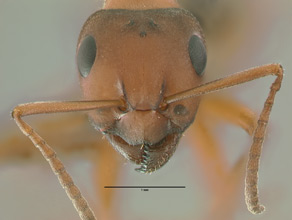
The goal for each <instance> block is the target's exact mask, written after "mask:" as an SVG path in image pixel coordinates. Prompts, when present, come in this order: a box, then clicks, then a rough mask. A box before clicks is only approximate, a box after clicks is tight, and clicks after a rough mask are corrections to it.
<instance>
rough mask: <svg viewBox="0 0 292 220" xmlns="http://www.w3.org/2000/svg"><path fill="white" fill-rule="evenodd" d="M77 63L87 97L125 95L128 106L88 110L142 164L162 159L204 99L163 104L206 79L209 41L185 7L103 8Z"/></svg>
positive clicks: (152, 166)
mask: <svg viewBox="0 0 292 220" xmlns="http://www.w3.org/2000/svg"><path fill="white" fill-rule="evenodd" d="M182 20H184V21H185V22H182ZM182 24H183V25H182ZM77 65H78V69H79V72H80V84H81V88H82V90H83V94H84V97H85V99H86V100H113V99H123V100H124V101H125V105H126V106H127V107H126V108H125V109H119V108H112V109H101V110H98V111H91V112H89V117H90V119H91V121H92V123H93V125H94V127H95V128H97V129H98V130H100V131H101V132H102V133H103V134H104V135H105V136H106V137H107V139H108V140H109V141H110V142H111V143H112V145H113V146H114V147H115V148H116V149H117V150H118V151H119V152H120V153H121V154H122V155H123V156H124V157H126V158H127V159H129V160H131V161H133V162H135V163H137V164H140V165H141V167H140V168H139V169H138V170H139V171H141V172H152V171H154V170H156V169H158V168H160V167H161V166H163V165H164V164H165V163H166V162H167V161H168V160H169V158H170V157H171V156H172V155H173V153H174V152H175V149H176V146H177V144H178V141H179V139H180V137H181V135H182V133H183V132H184V130H185V129H186V128H187V127H188V126H189V125H190V124H191V123H192V122H193V120H194V118H195V114H196V112H197V108H198V104H199V100H198V98H190V99H187V100H182V101H178V102H174V103H172V104H169V105H168V106H164V105H163V100H164V98H165V97H167V96H169V95H172V94H174V93H177V92H178V91H184V90H186V89H190V88H194V87H196V86H198V84H199V83H200V82H201V75H202V74H203V72H204V69H205V65H206V49H205V44H204V40H203V37H202V32H201V29H200V26H199V24H198V23H197V21H196V20H195V18H194V17H193V16H191V15H190V14H189V13H188V12H186V11H185V10H182V9H156V10H144V11H139V10H137V11H134V10H107V11H99V12H97V13H95V14H93V15H92V16H91V17H90V18H89V19H88V20H87V22H86V23H85V25H84V27H83V30H82V31H81V34H80V38H79V43H78V48H77Z"/></svg>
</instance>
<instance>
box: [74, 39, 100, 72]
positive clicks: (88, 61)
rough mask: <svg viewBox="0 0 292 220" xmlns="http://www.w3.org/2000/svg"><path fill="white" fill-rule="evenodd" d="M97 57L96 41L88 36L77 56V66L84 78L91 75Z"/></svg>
mask: <svg viewBox="0 0 292 220" xmlns="http://www.w3.org/2000/svg"><path fill="white" fill-rule="evenodd" d="M95 57H96V44H95V39H94V38H93V37H92V36H90V35H88V36H86V37H85V38H84V39H83V40H82V42H81V45H80V46H79V50H78V54H77V66H78V69H79V72H80V74H81V76H82V77H84V78H85V77H87V76H88V74H89V73H90V70H91V67H92V66H93V63H94V60H95Z"/></svg>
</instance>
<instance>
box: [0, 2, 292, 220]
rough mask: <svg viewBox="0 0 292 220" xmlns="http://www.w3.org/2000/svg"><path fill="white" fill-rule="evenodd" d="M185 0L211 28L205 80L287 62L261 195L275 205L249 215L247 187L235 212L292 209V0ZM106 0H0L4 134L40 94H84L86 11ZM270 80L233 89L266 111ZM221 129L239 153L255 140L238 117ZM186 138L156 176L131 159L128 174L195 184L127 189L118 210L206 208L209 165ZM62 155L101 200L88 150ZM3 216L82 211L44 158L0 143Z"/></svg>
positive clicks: (282, 213)
mask: <svg viewBox="0 0 292 220" xmlns="http://www.w3.org/2000/svg"><path fill="white" fill-rule="evenodd" d="M181 2H182V5H183V6H185V7H186V8H188V9H190V10H192V12H193V13H194V14H195V15H196V16H197V17H198V19H199V20H200V22H201V24H202V26H203V28H204V29H205V33H206V40H207V47H208V55H209V57H208V64H207V65H208V66H207V70H206V73H207V74H206V81H208V80H212V79H216V78H218V77H222V76H224V75H228V74H231V73H234V72H237V71H240V70H243V69H246V68H249V67H253V66H258V65H262V64H267V63H272V62H277V63H278V62H279V63H281V64H282V65H283V67H284V69H285V77H284V81H283V85H282V89H281V91H280V92H279V94H278V95H277V97H276V102H275V105H274V107H273V111H272V114H271V121H270V124H269V128H268V132H267V137H266V141H265V145H264V152H263V157H262V160H261V169H260V186H259V187H260V195H261V199H262V202H263V203H264V204H265V205H266V207H267V211H266V212H265V213H264V214H262V215H259V216H253V215H251V214H250V213H249V212H248V211H247V209H246V207H245V204H244V198H243V196H242V198H241V204H240V206H239V208H238V210H236V214H235V217H234V219H235V220H246V219H250V220H263V219H265V220H274V219H291V217H292V214H291V205H292V187H291V186H292V177H291V173H292V161H291V159H290V158H291V154H292V148H291V146H290V145H291V144H292V140H291V137H292V135H291V129H290V127H291V125H292V120H291V115H290V113H291V112H292V105H291V104H292V103H291V102H292V101H291V98H289V97H290V96H291V94H292V89H291V88H290V87H291V86H290V85H292V78H291V75H290V73H291V72H292V62H291V59H292V52H291V51H292V43H291V39H292V26H291V23H292V13H291V9H292V2H291V1H290V0H279V1H272V0H258V1H242V0H241V1H239V0H233V1H232V0H217V1H203V0H197V1H196V0H181ZM101 5H102V2H97V1H94V0H84V1H80V0H79V1H78V0H70V1H69V0H59V1H56V0H51V1H36V0H26V1H11V0H10V1H9V0H0V76H1V78H0V100H1V105H0V119H1V123H0V131H1V132H0V143H1V142H3V141H5V139H6V138H7V137H8V136H9V135H13V134H14V133H15V134H18V133H19V130H18V128H17V127H16V125H14V122H13V121H12V120H11V118H10V111H11V109H12V108H13V106H15V105H17V104H19V103H26V102H32V101H39V100H42V101H48V100H65V99H66V100H77V99H80V98H81V96H80V91H79V87H78V81H77V76H78V75H77V70H76V66H75V49H76V43H77V38H78V34H79V31H80V30H81V27H82V25H83V23H84V21H85V20H86V19H87V17H88V16H89V15H90V14H91V13H93V12H94V11H96V10H97V9H99V8H100V7H101ZM272 81H273V77H270V78H268V79H262V80H257V81H255V82H251V83H249V84H245V85H242V86H239V87H237V88H233V89H230V90H228V91H230V93H232V95H233V96H234V97H235V98H236V99H238V100H240V101H241V102H243V103H245V104H246V105H247V106H249V107H250V108H251V109H253V110H254V111H255V112H257V113H259V111H260V110H261V108H262V105H263V102H264V100H265V98H266V96H267V93H268V91H269V89H268V88H269V86H270V84H271V82H272ZM228 91H226V92H227V93H228ZM37 119H38V120H42V117H37ZM55 132H58V129H57V128H56V129H55ZM218 134H219V136H220V137H221V138H220V141H221V144H222V145H223V146H224V147H223V150H224V152H225V153H226V154H227V155H228V158H229V160H230V162H231V163H233V162H234V161H235V160H236V159H237V158H238V156H239V155H240V154H241V153H242V152H244V148H245V147H248V146H249V144H250V138H249V137H248V136H247V135H246V134H245V133H244V132H242V131H241V130H239V129H238V130H236V129H234V127H228V126H227V127H226V128H224V129H222V130H221V131H220V132H219V133H218ZM188 144H190V143H188V142H187V141H185V140H184V139H183V140H182V141H181V144H180V146H179V148H178V150H177V152H176V154H175V156H174V157H173V158H172V159H171V160H170V162H169V163H168V164H167V165H166V166H165V167H164V168H162V169H161V170H160V171H159V172H157V173H154V174H152V175H151V176H141V175H140V174H138V173H136V172H135V171H134V170H133V168H134V167H135V166H134V165H132V164H125V165H124V167H123V169H122V171H121V173H120V182H119V183H120V184H124V185H166V184H168V185H186V187H187V188H186V189H185V190H164V191H163V190H150V191H149V192H141V191H139V190H120V191H118V193H117V199H115V201H114V208H115V210H116V211H117V212H119V213H120V219H128V220H129V219H133V220H137V219H141V220H146V219H171V220H172V219H173V220H175V219H202V218H203V217H202V216H204V211H206V210H207V208H206V207H207V206H208V201H207V200H206V199H205V198H206V196H207V194H208V193H207V192H204V191H203V190H204V182H203V180H202V179H201V178H202V173H200V169H199V168H198V167H197V164H196V161H194V158H193V157H192V155H191V154H190V153H189V151H188V149H187V148H186V147H184V146H185V145H188ZM0 146H1V145H0ZM32 147H33V146H32ZM0 152H1V149H0ZM16 154H17V152H16ZM63 157H64V161H65V164H66V165H68V169H69V172H70V173H72V175H73V177H74V179H77V184H78V185H79V186H80V188H81V189H82V191H83V192H84V193H85V196H86V198H87V199H88V200H89V202H90V203H91V204H92V205H94V204H96V203H98V202H96V201H95V197H94V194H93V193H92V192H93V186H92V185H91V176H90V170H91V166H90V163H89V162H88V161H87V160H86V157H81V158H80V157H78V155H76V153H75V154H74V155H73V156H72V157H70V156H64V155H63ZM242 194H243V193H242ZM0 219H5V220H17V219H21V220H26V219H30V220H34V219H35V220H37V219H42V220H49V219H71V220H73V219H76V220H77V219H79V218H78V215H77V214H76V212H75V210H74V209H73V206H72V205H71V203H70V202H69V200H68V199H67V197H66V195H65V193H64V192H63V190H62V189H61V187H60V186H59V183H58V182H57V180H56V178H55V177H54V176H53V174H52V172H51V171H50V170H49V168H48V166H47V164H46V162H45V161H44V160H42V159H40V158H38V159H36V158H34V159H31V160H30V159H29V158H27V159H21V158H17V156H16V157H11V158H10V156H9V157H8V158H5V156H4V155H2V154H1V153H0Z"/></svg>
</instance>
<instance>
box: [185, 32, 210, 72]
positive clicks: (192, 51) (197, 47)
mask: <svg viewBox="0 0 292 220" xmlns="http://www.w3.org/2000/svg"><path fill="white" fill-rule="evenodd" d="M188 49H189V55H190V59H191V62H192V65H193V67H194V69H195V71H196V73H197V74H198V75H199V76H201V75H203V73H204V71H205V67H206V63H207V53H206V48H205V45H204V42H203V40H202V39H201V38H200V37H199V36H197V35H193V36H191V38H190V40H189V48H188Z"/></svg>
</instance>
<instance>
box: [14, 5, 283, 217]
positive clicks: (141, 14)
mask: <svg viewBox="0 0 292 220" xmlns="http://www.w3.org/2000/svg"><path fill="white" fill-rule="evenodd" d="M76 61H77V66H78V70H79V73H80V74H79V80H80V85H81V88H82V91H83V96H84V100H83V101H62V102H34V103H27V104H22V105H18V106H17V107H15V108H14V110H13V112H12V117H13V118H14V120H15V122H16V123H17V125H18V126H19V128H20V130H21V131H22V132H23V133H24V134H25V135H26V136H27V137H28V138H30V140H31V141H32V142H33V144H34V145H35V146H36V147H37V148H38V149H39V150H40V151H41V153H42V155H43V156H44V158H45V159H46V160H47V161H48V162H49V164H50V166H51V168H52V170H53V172H54V173H55V174H56V175H57V177H58V179H59V181H60V184H61V185H62V187H63V188H64V189H65V191H66V193H67V195H68V197H69V198H70V199H71V201H72V203H73V204H74V206H75V208H76V210H77V211H78V213H79V216H80V218H81V219H82V220H93V219H96V218H95V216H94V213H93V212H92V210H91V209H90V207H89V205H88V203H87V201H86V200H85V199H84V197H83V196H82V194H81V192H80V191H79V189H78V188H77V186H76V185H75V184H74V182H73V180H72V178H71V177H70V175H69V174H68V172H67V171H66V169H65V167H64V165H63V164H62V162H61V161H60V160H59V159H58V157H57V155H56V153H55V151H54V150H53V149H52V148H51V147H50V146H49V145H48V144H47V143H46V142H45V141H44V140H43V139H42V138H41V137H40V136H39V135H38V134H37V133H36V132H35V131H34V130H33V129H32V127H30V126H29V125H28V124H27V123H26V122H24V121H23V119H22V117H24V116H27V115H35V114H45V113H56V112H73V111H87V113H88V116H89V119H90V121H91V123H92V124H93V126H94V127H95V128H96V129H97V130H98V131H100V132H101V133H102V134H103V135H104V136H105V137H106V138H107V139H108V141H109V142H110V143H111V144H112V146H113V147H114V148H115V150H117V151H118V152H119V153H121V155H123V156H124V157H125V158H126V159H128V160H130V161H132V162H134V163H136V164H138V165H139V166H140V167H139V168H136V171H138V172H141V173H151V172H155V171H156V170H157V169H160V168H161V167H162V166H163V165H165V164H166V163H167V161H168V160H169V159H170V158H171V157H172V155H173V154H174V152H175V150H176V147H177V144H178V143H179V140H180V138H181V136H182V134H183V133H184V131H185V130H186V129H187V128H188V127H189V126H190V125H191V124H192V123H193V121H194V120H195V117H196V113H197V111H198V107H199V105H200V101H201V97H202V96H204V95H206V94H210V93H213V92H216V91H218V90H221V89H225V88H228V87H231V86H235V85H238V84H242V83H245V82H249V81H252V80H255V79H258V78H261V77H265V76H269V75H275V76H276V79H275V81H274V82H273V84H272V86H271V89H270V92H269V95H268V98H267V99H266V101H265V103H264V107H263V110H262V112H261V114H260V116H259V119H258V120H257V125H256V129H255V131H254V133H253V143H252V146H251V148H250V152H249V159H248V162H247V172H246V179H245V197H246V204H247V207H248V209H249V211H251V212H252V213H254V214H259V213H262V212H263V211H264V206H263V205H261V204H260V202H259V196H258V187H257V182H258V169H259V160H260V155H261V149H262V145H263V141H264V136H265V130H266V127H267V123H268V120H269V115H270V112H271V109H272V106H273V103H274V99H275V95H276V93H277V91H278V90H279V89H280V87H281V82H282V78H283V69H282V67H281V65H280V64H268V65H264V66H259V67H255V68H252V69H248V70H245V71H242V72H239V73H236V74H233V75H230V76H227V77H225V78H221V79H218V80H215V81H211V82H209V83H205V84H202V75H203V73H204V70H205V67H206V63H207V50H206V45H205V40H204V34H203V32H202V29H201V27H200V25H199V23H198V21H197V20H196V18H195V17H194V16H193V15H192V14H191V13H190V12H188V11H187V10H184V9H182V8H181V7H180V6H179V5H178V4H177V2H176V1H175V0H160V1H157V0H149V1H147V2H143V1H135V0H108V1H106V2H105V4H104V7H103V9H102V10H100V11H97V12H96V13H94V14H92V15H91V16H90V17H89V18H88V19H87V21H86V22H85V24H84V26H83V28H82V30H81V33H80V36H79V39H78V45H77V55H76Z"/></svg>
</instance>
